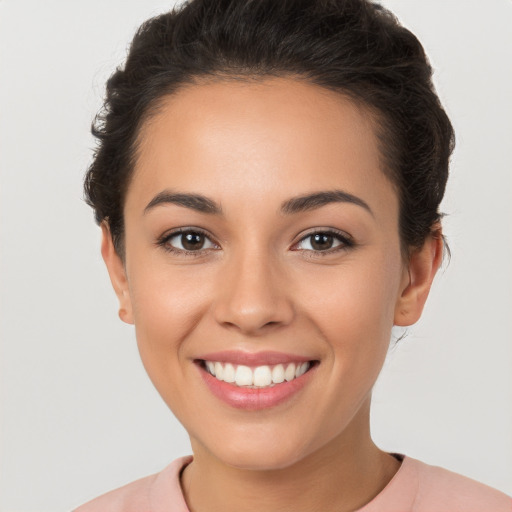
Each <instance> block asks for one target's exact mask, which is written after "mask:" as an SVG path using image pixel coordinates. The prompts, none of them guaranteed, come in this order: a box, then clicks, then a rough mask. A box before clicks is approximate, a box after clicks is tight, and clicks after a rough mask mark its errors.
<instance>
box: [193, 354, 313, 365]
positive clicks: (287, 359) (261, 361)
mask: <svg viewBox="0 0 512 512" xmlns="http://www.w3.org/2000/svg"><path fill="white" fill-rule="evenodd" d="M195 359H201V360H203V361H212V362H219V363H231V364H239V365H245V366H264V365H275V364H279V363H305V362H307V361H312V360H313V359H312V358H311V357H304V356H299V355H296V354H287V353H284V352H274V351H262V352H245V351H242V350H222V351H220V352H210V353H208V354H202V355H200V356H198V357H196V358H195Z"/></svg>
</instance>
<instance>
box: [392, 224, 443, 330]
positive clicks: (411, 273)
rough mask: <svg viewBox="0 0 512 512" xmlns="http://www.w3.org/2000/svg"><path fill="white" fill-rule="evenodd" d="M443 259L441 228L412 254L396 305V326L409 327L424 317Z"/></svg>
mask: <svg viewBox="0 0 512 512" xmlns="http://www.w3.org/2000/svg"><path fill="white" fill-rule="evenodd" d="M442 259H443V237H442V236H441V231H440V229H439V230H437V231H434V232H433V233H432V234H431V235H429V236H428V237H427V239H426V240H425V243H424V244H423V246H422V247H421V248H419V249H415V250H414V251H413V252H412V253H411V255H410V258H409V263H408V266H407V268H406V269H405V270H404V279H403V281H402V285H401V293H400V296H399V297H398V300H397V303H396V307H395V318H394V324H395V325H399V326H408V325H412V324H414V323H416V322H417V321H418V320H419V319H420V316H421V313H422V311H423V307H424V306H425V302H426V301H427V297H428V294H429V292H430V287H431V286H432V282H433V280H434V277H435V275H436V273H437V271H438V269H439V267H440V266H441V262H442Z"/></svg>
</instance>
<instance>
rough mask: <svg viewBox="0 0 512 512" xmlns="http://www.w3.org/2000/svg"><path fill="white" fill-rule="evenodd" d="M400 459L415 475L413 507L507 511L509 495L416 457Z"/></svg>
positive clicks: (511, 503) (467, 511) (454, 511)
mask: <svg viewBox="0 0 512 512" xmlns="http://www.w3.org/2000/svg"><path fill="white" fill-rule="evenodd" d="M404 463H406V464H408V465H409V470H411V471H415V472H416V475H417V484H418V486H417V492H416V496H415V501H414V504H415V507H414V508H413V510H418V512H420V511H432V510H436V511H439V512H441V511H447V512H448V511H450V512H458V511H461V512H489V511H491V510H492V511H493V512H502V511H503V512H511V511H512V498H510V497H509V496H507V495H506V494H504V493H502V492H500V491H498V490H497V489H493V488H492V487H489V486H487V485H485V484H482V483H480V482H477V481H476V480H473V479H471V478H468V477H465V476H463V475H459V474H457V473H454V472H452V471H449V470H447V469H444V468H441V467H438V466H431V465H429V464H426V463H424V462H421V461H419V460H416V459H411V458H406V459H405V460H404Z"/></svg>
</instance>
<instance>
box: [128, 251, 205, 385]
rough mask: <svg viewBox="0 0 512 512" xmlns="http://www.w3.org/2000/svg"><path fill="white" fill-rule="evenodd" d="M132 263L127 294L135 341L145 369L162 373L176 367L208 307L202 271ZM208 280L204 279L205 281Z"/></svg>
mask: <svg viewBox="0 0 512 512" xmlns="http://www.w3.org/2000/svg"><path fill="white" fill-rule="evenodd" d="M136 264H137V262H136V261H134V262H133V267H132V268H133V270H134V271H133V272H132V273H131V278H130V297H131V303H132V309H133V317H134V323H135V329H136V337H137V343H138V346H139V351H140V355H141V358H142V361H143V363H144V366H145V367H146V370H147V371H148V373H149V374H150V377H151V378H153V374H154V373H155V372H157V373H159V372H165V371H167V370H168V369H169V368H170V367H173V366H176V367H178V366H179V363H180V362H181V360H182V358H183V357H184V354H183V350H182V349H183V341H184V340H186V339H187V337H188V336H189V334H190V333H191V332H192V331H193V330H194V329H195V328H196V327H197V324H198V323H199V322H200V320H201V318H202V317H203V315H204V313H205V311H206V310H207V308H208V303H207V302H208V301H207V296H208V293H207V292H206V287H205V286H204V284H205V279H206V277H205V276H204V272H203V271H201V270H200V269H199V265H198V266H197V267H196V269H195V271H194V270H192V271H191V269H189V268H187V269H185V268H183V269H181V268H180V267H176V266H173V267H171V266H167V267H166V266H162V265H161V264H160V265H159V266H152V265H148V264H144V265H142V264H139V265H137V266H136ZM206 282H207V281H206Z"/></svg>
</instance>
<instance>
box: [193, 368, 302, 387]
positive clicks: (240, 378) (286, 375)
mask: <svg viewBox="0 0 512 512" xmlns="http://www.w3.org/2000/svg"><path fill="white" fill-rule="evenodd" d="M203 364H204V368H205V369H206V371H207V372H208V373H209V374H210V375H212V376H213V377H215V378H216V379H217V380H220V381H223V382H227V383H230V384H233V385H235V386H238V387H248V388H253V389H261V388H268V387H273V386H275V385H276V384H281V383H283V382H285V381H286V382H290V381H292V380H294V379H296V378H298V377H300V376H301V375H303V374H304V373H306V372H307V371H308V370H309V369H310V368H311V364H312V362H311V361H306V362H297V363H291V362H290V363H279V364H276V365H272V366H270V365H263V366H256V367H253V368H251V367H249V366H245V365H236V364H231V363H222V362H219V361H203Z"/></svg>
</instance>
